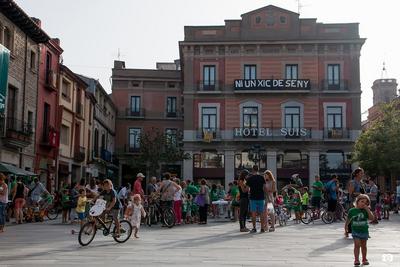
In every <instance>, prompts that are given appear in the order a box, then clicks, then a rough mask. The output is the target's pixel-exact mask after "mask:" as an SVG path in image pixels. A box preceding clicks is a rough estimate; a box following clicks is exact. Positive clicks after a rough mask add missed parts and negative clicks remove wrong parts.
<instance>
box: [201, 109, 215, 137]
mask: <svg viewBox="0 0 400 267" xmlns="http://www.w3.org/2000/svg"><path fill="white" fill-rule="evenodd" d="M201 128H202V129H203V130H204V129H207V130H213V131H215V130H216V129H217V108H216V107H203V108H202V109H201Z"/></svg>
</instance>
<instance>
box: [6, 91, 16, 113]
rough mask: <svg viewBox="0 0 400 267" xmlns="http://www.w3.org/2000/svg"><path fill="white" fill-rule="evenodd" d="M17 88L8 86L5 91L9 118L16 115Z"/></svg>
mask: <svg viewBox="0 0 400 267" xmlns="http://www.w3.org/2000/svg"><path fill="white" fill-rule="evenodd" d="M17 93H18V92H17V88H15V87H13V86H9V87H8V93H7V116H8V117H9V118H13V117H14V116H15V115H16V111H17V98H18V94H17Z"/></svg>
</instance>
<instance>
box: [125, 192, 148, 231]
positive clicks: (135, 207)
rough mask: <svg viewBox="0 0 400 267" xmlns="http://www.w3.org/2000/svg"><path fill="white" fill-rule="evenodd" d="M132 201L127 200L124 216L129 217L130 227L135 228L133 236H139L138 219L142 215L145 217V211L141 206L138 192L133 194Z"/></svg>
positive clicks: (139, 219)
mask: <svg viewBox="0 0 400 267" xmlns="http://www.w3.org/2000/svg"><path fill="white" fill-rule="evenodd" d="M131 198H132V201H130V202H129V204H128V207H127V208H126V211H125V217H126V218H129V220H130V222H131V224H132V228H133V229H134V230H135V232H134V237H135V238H139V236H138V235H137V233H138V231H139V228H140V221H141V219H142V216H143V217H146V212H145V211H144V208H143V206H142V204H141V203H142V199H141V197H140V195H139V194H135V195H133V197H131Z"/></svg>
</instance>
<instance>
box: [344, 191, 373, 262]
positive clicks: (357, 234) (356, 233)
mask: <svg viewBox="0 0 400 267" xmlns="http://www.w3.org/2000/svg"><path fill="white" fill-rule="evenodd" d="M369 205H370V200H369V197H368V195H365V194H360V195H358V196H357V198H356V201H355V204H354V206H355V208H351V209H350V210H349V214H348V216H347V220H346V224H345V235H346V236H348V233H349V225H350V226H351V234H352V236H353V240H354V265H355V266H359V265H360V259H359V256H360V248H361V253H362V264H363V265H368V264H369V262H368V260H367V240H368V237H369V232H368V219H369V220H374V217H375V216H374V214H373V213H372V212H371V209H370V206H369Z"/></svg>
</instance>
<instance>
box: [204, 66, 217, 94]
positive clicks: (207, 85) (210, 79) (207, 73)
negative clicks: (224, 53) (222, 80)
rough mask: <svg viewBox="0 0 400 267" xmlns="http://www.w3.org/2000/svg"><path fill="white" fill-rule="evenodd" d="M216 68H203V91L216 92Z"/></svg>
mask: <svg viewBox="0 0 400 267" xmlns="http://www.w3.org/2000/svg"><path fill="white" fill-rule="evenodd" d="M215 77H216V73H215V66H214V65H206V66H203V89H204V90H214V89H215Z"/></svg>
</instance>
